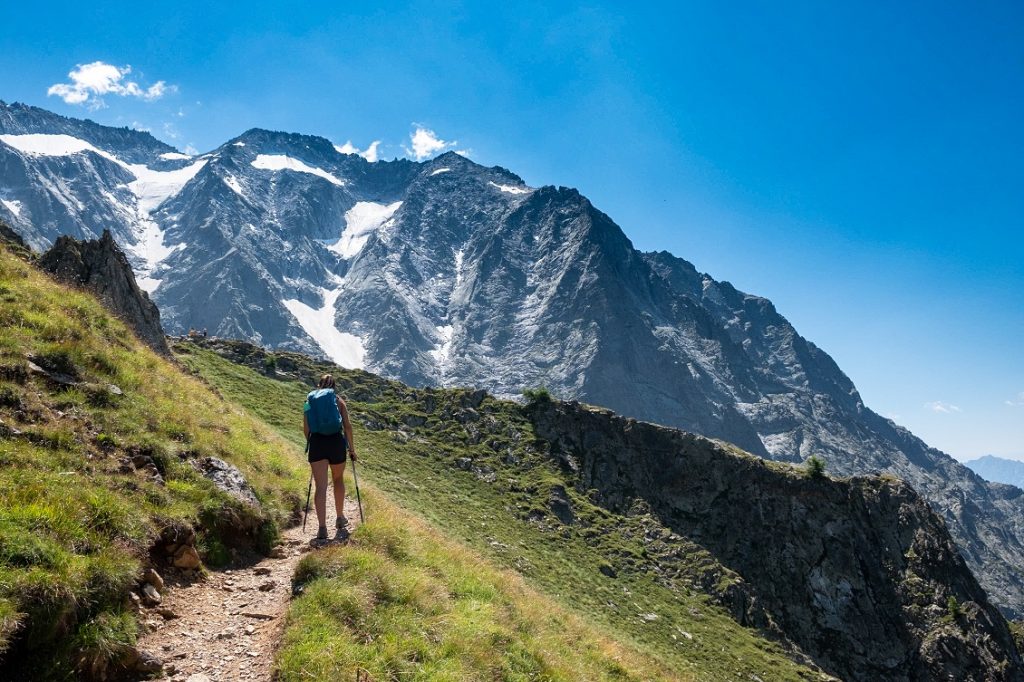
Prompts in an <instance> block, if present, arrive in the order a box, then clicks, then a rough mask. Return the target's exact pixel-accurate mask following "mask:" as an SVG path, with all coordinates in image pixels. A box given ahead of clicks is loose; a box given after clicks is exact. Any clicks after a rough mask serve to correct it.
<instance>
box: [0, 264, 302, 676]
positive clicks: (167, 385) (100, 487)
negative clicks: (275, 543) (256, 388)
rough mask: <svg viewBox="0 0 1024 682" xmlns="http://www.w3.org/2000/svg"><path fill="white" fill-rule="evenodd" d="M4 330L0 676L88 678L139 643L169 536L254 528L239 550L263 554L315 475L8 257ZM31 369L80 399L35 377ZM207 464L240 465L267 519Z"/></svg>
mask: <svg viewBox="0 0 1024 682" xmlns="http://www.w3.org/2000/svg"><path fill="white" fill-rule="evenodd" d="M0 330H2V333H0V422H2V426H0V652H3V651H5V650H6V654H5V657H4V659H3V663H4V664H5V665H6V666H8V668H0V677H2V676H4V674H5V673H4V671H5V670H8V669H10V668H12V667H13V669H14V670H15V671H16V672H17V674H19V675H25V676H31V677H36V678H63V677H68V678H71V677H76V676H78V675H81V674H86V673H87V672H88V670H89V669H93V667H94V666H98V667H97V668H96V669H101V668H102V664H103V662H104V660H114V659H116V658H117V657H118V656H120V655H121V653H123V650H124V647H126V646H128V645H130V644H131V643H132V642H133V641H134V637H135V621H134V615H133V613H132V612H131V611H127V610H125V607H124V604H125V599H126V596H127V593H128V591H129V590H130V589H132V588H133V587H134V586H135V585H136V584H137V581H138V580H139V577H140V572H141V569H142V567H143V566H144V565H145V564H146V563H147V562H148V561H149V550H150V548H151V546H152V545H153V544H154V542H155V541H156V540H157V538H158V537H159V535H160V532H161V531H162V530H163V529H165V528H168V527H186V526H188V527H192V528H194V529H195V530H196V531H197V532H198V535H199V540H200V547H203V546H215V545H224V544H231V542H232V541H237V540H239V538H238V537H237V536H236V535H235V534H232V533H229V530H230V529H229V528H228V527H227V524H226V523H225V519H227V518H229V517H240V518H241V519H242V521H243V525H246V524H247V526H246V527H248V528H250V529H251V533H250V535H249V536H247V537H245V538H242V542H241V544H242V545H257V546H262V547H263V548H266V546H267V545H269V544H270V541H271V540H272V539H273V537H274V536H275V534H276V529H277V528H278V527H279V526H280V524H282V523H285V522H286V521H287V520H288V519H289V518H290V517H292V516H293V514H294V513H295V512H296V511H297V509H298V506H299V504H300V499H301V494H302V491H303V485H304V473H305V472H304V468H303V467H302V465H301V460H300V459H299V456H298V452H297V449H296V448H295V447H294V446H293V445H292V444H290V443H287V442H286V441H284V440H282V439H281V438H280V437H279V436H278V435H277V434H276V433H275V432H274V431H273V430H271V429H268V428H267V427H266V426H265V425H263V424H261V423H260V422H259V421H258V420H256V419H253V418H252V417H251V416H249V415H248V414H246V413H245V412H244V411H242V410H240V409H239V408H237V407H235V406H233V405H230V404H228V403H226V402H224V401H222V400H220V399H219V398H218V397H217V396H216V395H214V394H213V393H212V392H211V391H210V390H209V388H208V387H207V386H206V385H205V384H203V383H201V382H199V381H197V380H196V379H194V378H192V377H190V376H188V375H187V374H186V373H184V372H182V371H181V370H180V368H178V367H177V366H175V365H174V364H173V363H171V362H169V361H167V360H166V359H163V358H160V357H159V356H157V355H155V354H154V353H152V352H150V351H149V350H148V348H146V347H144V346H143V345H142V344H140V343H139V342H138V341H137V340H136V339H135V338H134V337H133V336H132V334H131V333H130V332H129V331H128V330H127V328H126V327H125V326H124V325H123V324H122V323H121V322H120V321H118V320H117V319H115V318H113V317H112V316H110V315H109V314H108V313H107V312H106V311H105V310H104V309H103V308H102V306H101V305H100V304H99V303H98V302H97V301H96V300H95V299H94V298H92V297H91V296H89V295H86V294H84V293H79V292H76V291H72V290H69V289H68V288H66V287H63V286H59V285H57V284H55V283H53V282H52V281H51V280H49V279H48V278H47V277H45V276H44V275H42V274H41V273H39V272H38V271H36V270H35V269H34V268H33V267H32V266H31V265H30V264H29V263H26V262H25V261H23V260H21V259H19V258H17V257H15V256H13V255H12V254H10V253H9V252H7V251H6V250H4V249H2V248H0ZM28 357H31V358H32V361H33V362H35V363H36V364H38V365H40V366H42V367H44V368H46V369H48V370H50V371H59V372H61V373H63V374H68V375H71V376H73V377H75V378H76V379H77V380H78V381H79V384H78V385H76V386H73V387H62V386H60V385H58V384H55V383H53V382H51V381H49V380H47V379H46V378H44V377H42V376H40V375H38V374H35V373H33V372H31V371H29V366H28V362H27V358H28ZM110 385H114V386H116V387H118V388H119V389H120V392H121V395H118V391H116V390H114V389H111V388H110ZM133 456H144V457H149V458H150V459H151V460H152V462H153V464H154V465H155V467H156V469H157V470H158V471H159V473H160V474H161V476H160V479H162V480H156V479H155V478H153V477H152V476H150V475H148V474H147V473H145V471H144V470H136V469H135V467H134V466H132V465H131V458H132V457H133ZM201 456H215V457H220V458H222V459H224V460H226V461H229V462H231V463H233V464H235V465H236V466H238V467H239V468H240V469H241V470H242V471H243V473H244V474H245V475H246V476H247V477H248V479H249V481H250V482H251V483H252V485H253V486H254V488H255V490H256V493H257V495H258V497H259V499H260V501H261V503H262V511H257V510H255V509H253V508H250V507H245V506H243V505H241V504H240V503H238V502H237V501H235V500H234V498H231V497H229V496H227V495H226V494H224V493H222V492H220V491H219V490H217V489H216V488H215V487H214V486H213V484H212V483H210V482H209V481H207V480H206V479H205V478H204V477H202V476H201V475H200V474H199V473H197V471H196V469H195V468H194V467H193V466H192V465H191V461H192V460H193V459H195V458H197V457H201ZM236 544H238V543H237V542H236ZM206 558H208V559H209V558H211V557H210V556H208V557H206ZM212 558H218V557H212ZM219 558H221V559H223V557H219ZM41 652H44V655H40V653H41Z"/></svg>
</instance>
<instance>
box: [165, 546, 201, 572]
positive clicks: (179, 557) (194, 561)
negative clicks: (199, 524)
mask: <svg viewBox="0 0 1024 682" xmlns="http://www.w3.org/2000/svg"><path fill="white" fill-rule="evenodd" d="M172 563H173V564H174V567H175V568H184V569H188V570H194V569H197V568H199V567H200V566H201V565H202V563H203V562H202V561H201V560H200V559H199V552H197V551H196V548H195V547H193V546H191V545H182V546H181V547H179V548H178V550H177V551H176V552H175V553H174V560H173V561H172Z"/></svg>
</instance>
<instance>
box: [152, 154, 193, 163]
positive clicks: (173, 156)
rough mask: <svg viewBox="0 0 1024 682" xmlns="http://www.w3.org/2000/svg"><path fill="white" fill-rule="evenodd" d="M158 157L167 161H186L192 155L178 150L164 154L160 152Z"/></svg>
mask: <svg viewBox="0 0 1024 682" xmlns="http://www.w3.org/2000/svg"><path fill="white" fill-rule="evenodd" d="M160 158H161V159H166V160H167V161H188V160H189V159H191V158H192V157H191V156H189V155H188V154H181V153H179V152H167V153H166V154H161V155H160Z"/></svg>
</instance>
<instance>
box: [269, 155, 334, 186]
mask: <svg viewBox="0 0 1024 682" xmlns="http://www.w3.org/2000/svg"><path fill="white" fill-rule="evenodd" d="M252 167H253V168H258V169H260V170H269V171H281V170H290V171H294V172H296V173H309V174H310V175H316V176H317V177H321V178H323V179H324V180H326V181H328V182H330V183H332V184H335V185H337V186H338V187H344V186H345V181H344V180H339V179H338V178H337V177H335V176H334V175H331V174H330V173H328V172H327V171H325V170H323V169H322V168H316V167H315V166H309V165H307V164H305V163H303V162H302V161H299V160H298V159H293V158H292V157H290V156H286V155H284V154H259V155H257V156H256V159H255V160H254V161H253V162H252Z"/></svg>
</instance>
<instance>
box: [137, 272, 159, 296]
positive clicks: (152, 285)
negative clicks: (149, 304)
mask: <svg viewBox="0 0 1024 682" xmlns="http://www.w3.org/2000/svg"><path fill="white" fill-rule="evenodd" d="M162 281H163V280H161V279H155V278H153V277H149V276H148V275H147V276H144V277H136V278H135V283H136V284H138V285H139V288H140V289H142V290H143V291H145V292H146V293H147V294H149V295H150V296H152V295H153V292H154V291H156V288H157V287H158V286H160V282H162Z"/></svg>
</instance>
